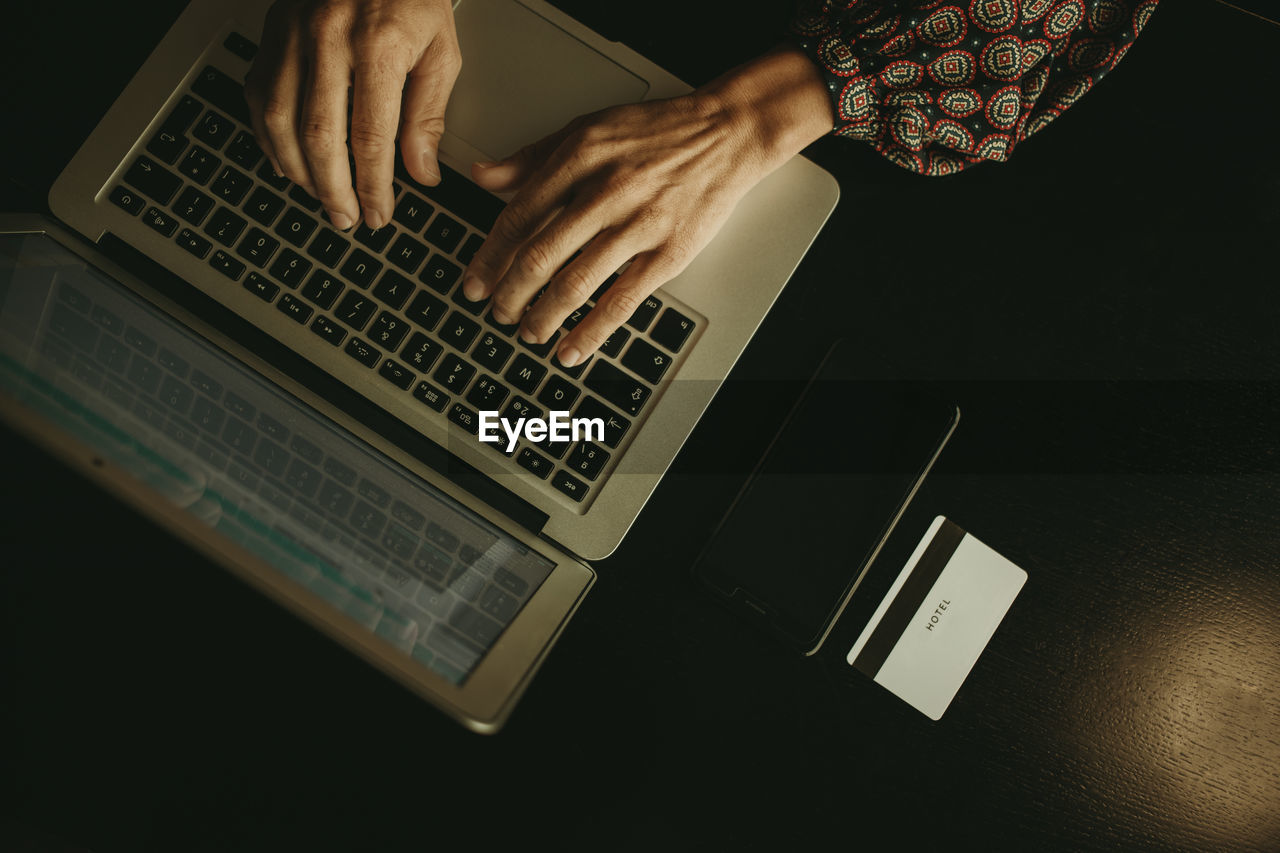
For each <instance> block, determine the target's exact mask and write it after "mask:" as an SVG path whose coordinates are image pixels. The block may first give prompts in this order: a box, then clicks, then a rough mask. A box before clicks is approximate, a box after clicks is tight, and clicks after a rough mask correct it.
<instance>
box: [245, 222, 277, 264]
mask: <svg viewBox="0 0 1280 853" xmlns="http://www.w3.org/2000/svg"><path fill="white" fill-rule="evenodd" d="M278 248H280V241H279V240H277V239H276V238H274V237H272V236H271V235H270V234H267V233H266V232H265V231H263V230H262V229H261V228H250V229H249V233H248V234H245V235H244V239H243V240H241V241H240V245H239V246H238V247H237V248H236V254H237V255H239V256H240V257H242V258H244V259H245V260H246V261H249V262H250V263H253V264H256V265H257V266H260V267H263V268H264V269H265V268H266V266H267V262H268V261H270V260H271V256H272V255H274V254H275V253H276V249H278Z"/></svg>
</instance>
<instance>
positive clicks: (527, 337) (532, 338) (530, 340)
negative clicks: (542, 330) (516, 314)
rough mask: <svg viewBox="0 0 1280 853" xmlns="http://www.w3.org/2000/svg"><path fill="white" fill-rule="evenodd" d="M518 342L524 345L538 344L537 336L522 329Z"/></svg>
mask: <svg viewBox="0 0 1280 853" xmlns="http://www.w3.org/2000/svg"><path fill="white" fill-rule="evenodd" d="M520 340H522V341H524V342H525V343H526V344H536V343H539V341H538V336H537V335H535V334H534V333H533V332H531V331H529V330H528V329H525V328H523V327H522V328H521V329H520Z"/></svg>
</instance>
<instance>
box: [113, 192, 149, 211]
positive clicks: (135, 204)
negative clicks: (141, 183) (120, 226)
mask: <svg viewBox="0 0 1280 853" xmlns="http://www.w3.org/2000/svg"><path fill="white" fill-rule="evenodd" d="M109 198H110V199H111V203H112V204H114V205H115V206H116V207H118V208H120V209H121V210H123V211H125V212H127V213H130V214H132V215H134V216H137V215H138V214H139V213H141V212H142V208H144V207H146V206H147V203H146V202H145V201H143V200H142V196H140V195H137V194H136V193H133V192H130V191H129V190H127V189H125V188H124V187H116V188H115V189H114V190H112V191H111V195H110V196H109Z"/></svg>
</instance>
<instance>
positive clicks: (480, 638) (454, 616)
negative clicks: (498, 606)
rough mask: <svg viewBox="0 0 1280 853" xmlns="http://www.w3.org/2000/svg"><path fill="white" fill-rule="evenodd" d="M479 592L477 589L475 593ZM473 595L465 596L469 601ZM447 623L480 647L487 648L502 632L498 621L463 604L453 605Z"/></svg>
mask: <svg viewBox="0 0 1280 853" xmlns="http://www.w3.org/2000/svg"><path fill="white" fill-rule="evenodd" d="M456 591H457V590H456V589H455V592H456ZM479 594H480V590H479V589H477V590H476V591H475V595H479ZM475 595H471V596H466V598H467V600H468V601H469V600H471V599H473V598H475ZM449 625H450V626H452V627H453V629H454V630H455V631H457V632H458V633H459V634H462V635H463V636H464V637H466V638H468V639H469V640H471V642H473V643H475V644H476V645H477V646H479V647H480V648H482V649H487V648H489V646H490V645H492V643H493V641H494V640H496V639H498V635H499V634H501V633H502V625H501V624H500V623H498V622H495V621H494V620H492V619H490V618H489V617H488V616H485V615H484V614H483V613H481V612H480V611H479V610H475V609H473V608H471V607H467V606H465V605H464V606H460V607H455V608H454V610H453V612H452V613H450V614H449Z"/></svg>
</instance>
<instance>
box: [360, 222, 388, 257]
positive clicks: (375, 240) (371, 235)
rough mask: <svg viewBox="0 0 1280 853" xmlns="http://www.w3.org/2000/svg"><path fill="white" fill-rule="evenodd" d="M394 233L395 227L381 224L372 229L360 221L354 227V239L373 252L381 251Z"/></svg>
mask: <svg viewBox="0 0 1280 853" xmlns="http://www.w3.org/2000/svg"><path fill="white" fill-rule="evenodd" d="M395 235H396V229H394V228H391V227H388V226H383V227H382V228H379V229H378V230H377V231H374V230H373V229H371V228H370V227H369V226H368V225H365V224H364V223H363V222H362V223H360V225H359V227H357V228H356V239H357V240H359V241H360V242H361V243H363V244H364V245H366V246H368V247H369V248H370V249H372V250H373V251H375V252H381V251H382V250H383V249H385V248H387V244H388V243H390V242H391V238H392V237H394V236H395Z"/></svg>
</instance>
